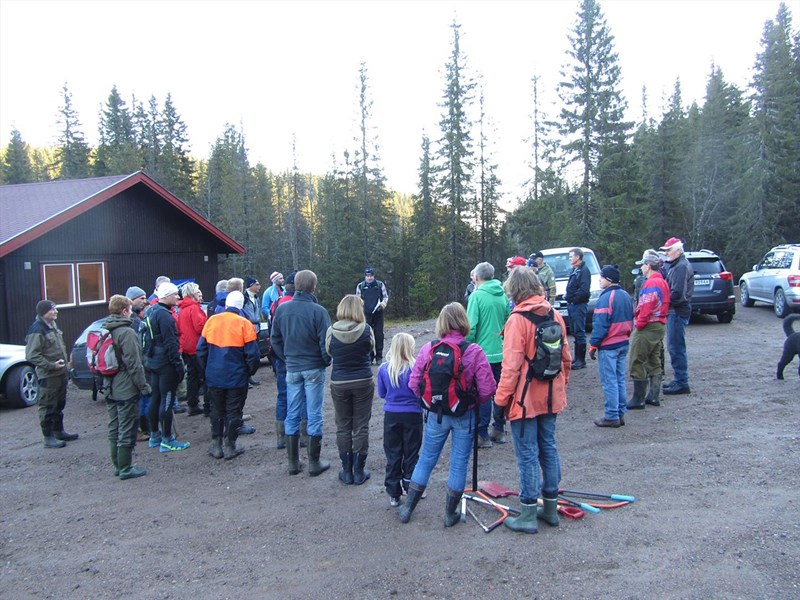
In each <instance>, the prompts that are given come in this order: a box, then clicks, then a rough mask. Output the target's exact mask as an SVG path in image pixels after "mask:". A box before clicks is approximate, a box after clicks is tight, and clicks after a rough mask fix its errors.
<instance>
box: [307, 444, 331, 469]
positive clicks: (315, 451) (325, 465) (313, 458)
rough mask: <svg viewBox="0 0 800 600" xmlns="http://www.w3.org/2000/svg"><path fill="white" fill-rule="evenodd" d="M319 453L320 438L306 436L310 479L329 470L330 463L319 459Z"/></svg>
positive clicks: (320, 449) (320, 446)
mask: <svg viewBox="0 0 800 600" xmlns="http://www.w3.org/2000/svg"><path fill="white" fill-rule="evenodd" d="M321 451H322V438H321V437H320V436H318V435H310V436H308V474H309V475H311V476H312V477H316V476H317V475H322V473H324V472H325V471H327V470H328V469H330V468H331V463H329V462H328V461H327V460H322V459H321V458H320V457H319V455H320V452H321Z"/></svg>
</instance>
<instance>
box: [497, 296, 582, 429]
mask: <svg viewBox="0 0 800 600" xmlns="http://www.w3.org/2000/svg"><path fill="white" fill-rule="evenodd" d="M551 308H552V306H550V303H549V302H548V301H547V300H546V299H545V297H544V296H531V297H529V298H526V299H525V300H523V301H522V302H520V303H519V304H517V305H516V306H515V307H514V310H512V311H511V316H510V317H509V319H508V321H506V324H505V327H503V333H502V335H503V370H502V373H501V375H500V383H499V385H498V386H497V391H496V392H495V395H494V401H495V404H497V405H498V406H500V407H503V408H504V412H505V414H506V415H507V416H508V419H509V420H510V421H514V420H516V419H521V418H522V407H521V406H520V405H519V399H520V397H521V396H522V388H523V387H524V386H525V375H526V374H527V372H528V360H527V358H526V357H532V356H533V355H534V354H535V352H536V325H534V324H533V323H531V322H530V321H529V320H528V319H526V318H525V317H523V316H520V315H515V314H514V313H520V312H529V311H533V312H534V313H536V314H537V315H545V314H547V311H549V310H550V309H551ZM553 314H554V319H555V321H556V322H558V323H560V324H561V337H562V339H563V341H564V348H563V349H564V351H563V353H562V356H561V373H559V374H558V377H556V378H555V379H554V380H553V381H552V384H553V390H552V411H553V413H559V412H561V411H562V410H564V409H565V408H566V407H567V383H568V382H569V372H570V369H571V368H572V359H571V357H570V354H569V343H568V341H567V327H566V325H564V319H562V318H561V315H560V314H558V311H557V310H555V309H554V310H553ZM549 383H550V382H547V381H539V380H538V379H532V380H531V382H530V384H529V385H528V391H527V393H526V397H525V400H524V404H525V418H526V419H532V418H533V417H536V416H538V415H541V414H546V413H547V412H548V410H547V394H548V389H549Z"/></svg>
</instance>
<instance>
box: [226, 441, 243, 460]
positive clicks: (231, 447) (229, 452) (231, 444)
mask: <svg viewBox="0 0 800 600" xmlns="http://www.w3.org/2000/svg"><path fill="white" fill-rule="evenodd" d="M243 453H244V448H237V447H236V441H235V440H225V445H224V447H223V448H222V454H223V456H224V457H225V460H233V459H234V458H236V457H237V456H239V455H240V454H243Z"/></svg>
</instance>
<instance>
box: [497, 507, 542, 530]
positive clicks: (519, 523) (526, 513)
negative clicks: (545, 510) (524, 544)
mask: <svg viewBox="0 0 800 600" xmlns="http://www.w3.org/2000/svg"><path fill="white" fill-rule="evenodd" d="M537 508H538V506H537V505H536V504H523V505H521V506H520V513H521V514H520V515H519V516H518V517H508V518H507V519H506V520H505V524H506V527H508V528H509V529H510V530H511V531H521V532H522V533H536V532H537V531H539V525H538V524H537V523H536V512H537V511H536V509H537Z"/></svg>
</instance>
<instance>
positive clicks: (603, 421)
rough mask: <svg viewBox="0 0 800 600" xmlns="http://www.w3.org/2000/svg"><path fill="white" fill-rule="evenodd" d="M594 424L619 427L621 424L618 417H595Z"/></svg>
mask: <svg viewBox="0 0 800 600" xmlns="http://www.w3.org/2000/svg"><path fill="white" fill-rule="evenodd" d="M594 424H595V425H597V426H598V427H619V426H620V425H622V424H621V423H620V422H619V419H606V418H605V417H603V418H602V419H597V420H596V421H595V422H594Z"/></svg>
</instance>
